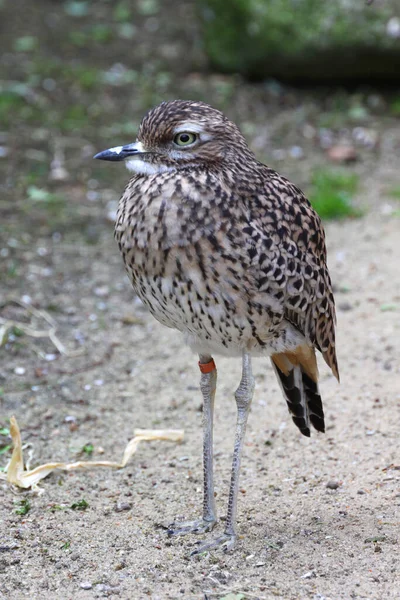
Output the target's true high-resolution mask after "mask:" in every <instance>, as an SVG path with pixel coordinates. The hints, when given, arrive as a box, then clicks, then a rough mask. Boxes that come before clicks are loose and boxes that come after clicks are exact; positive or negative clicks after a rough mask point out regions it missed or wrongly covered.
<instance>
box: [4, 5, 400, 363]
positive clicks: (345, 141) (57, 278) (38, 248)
mask: <svg viewBox="0 0 400 600" xmlns="http://www.w3.org/2000/svg"><path fill="white" fill-rule="evenodd" d="M0 28H1V31H0V48H1V59H0V66H1V76H2V81H1V87H0V187H1V196H0V234H1V244H0V258H1V263H0V277H1V280H0V282H1V293H2V296H3V298H5V297H6V296H7V298H8V297H9V294H12V295H17V296H18V298H21V297H24V298H25V299H26V300H29V301H30V302H33V303H34V304H36V305H40V306H42V307H43V308H46V307H47V309H49V310H50V309H51V310H52V311H55V312H57V311H58V312H59V313H60V318H61V320H62V314H63V311H64V313H65V311H66V310H67V309H68V310H70V311H72V312H73V310H74V308H73V307H74V305H77V304H79V303H82V302H85V301H86V302H88V299H87V298H88V297H92V296H93V289H96V290H97V292H96V293H97V294H98V304H99V306H100V308H98V306H97V308H96V307H94V308H93V311H94V312H95V313H96V311H97V312H100V316H96V314H97V313H96V314H95V316H94V317H93V319H94V321H96V319H97V321H96V323H92V325H91V326H92V327H95V326H97V327H98V323H99V321H101V318H102V317H101V311H103V312H104V311H106V310H107V309H106V308H104V306H103V305H105V304H106V303H105V301H104V300H103V296H104V297H105V296H107V294H108V293H109V292H107V290H109V289H110V285H111V287H112V281H109V279H112V276H113V274H114V272H115V271H113V273H110V274H109V275H107V274H105V275H104V277H102V278H100V279H101V281H100V283H99V284H98V285H97V284H96V281H95V280H96V274H98V273H99V266H98V263H101V264H103V265H104V263H105V262H110V261H115V267H113V268H115V269H120V272H121V277H123V275H122V273H123V270H122V266H121V265H120V262H119V256H118V252H117V250H116V248H115V245H114V242H113V239H112V237H113V224H112V223H113V219H114V215H115V211H116V207H117V203H118V198H119V196H120V193H121V191H122V189H123V187H124V185H125V183H126V182H127V180H128V178H129V176H128V173H127V172H126V170H125V169H124V167H123V165H121V164H105V163H102V162H100V161H93V160H92V157H93V155H94V154H95V153H96V152H98V151H100V150H103V149H105V148H108V147H110V146H116V145H120V144H125V143H129V142H131V141H133V140H134V139H135V136H136V131H137V128H138V125H139V123H140V120H141V117H142V116H143V114H144V113H145V111H147V110H148V109H149V108H150V107H152V106H154V105H155V104H157V103H159V102H160V101H162V100H166V99H172V98H189V99H200V100H204V101H207V102H208V103H210V104H212V105H214V106H216V107H218V108H219V109H221V110H223V111H224V112H225V113H226V114H227V115H228V116H229V117H230V118H231V119H233V120H234V121H236V122H237V123H238V125H239V126H240V127H241V129H242V131H243V133H244V134H245V136H246V137H247V139H248V141H249V143H250V145H251V147H252V148H253V150H254V151H255V153H256V154H257V156H258V157H259V159H260V160H262V161H264V162H266V163H267V164H268V165H270V166H271V167H273V168H276V169H277V170H278V171H280V172H281V173H283V174H284V175H286V176H287V177H289V178H290V179H292V180H293V181H294V182H295V183H296V184H298V185H299V186H300V187H302V188H303V189H304V191H305V192H306V193H307V194H308V196H309V197H310V199H311V201H312V202H313V204H314V206H315V207H316V209H317V210H318V211H319V213H320V214H321V216H322V217H323V218H324V219H325V220H326V221H327V220H329V219H338V218H351V219H359V218H363V216H364V215H366V214H368V211H370V210H378V211H381V212H384V213H385V214H387V215H389V216H391V217H392V218H393V219H398V217H399V207H400V205H399V201H400V175H399V156H400V125H399V117H400V2H399V0H374V1H373V2H368V1H365V0H353V1H352V2H348V1H347V0H338V1H337V2H329V3H328V2H321V1H320V0H279V1H277V0H270V1H269V2H267V0H232V1H230V2H226V1H224V0H185V2H177V1H175V0H163V1H161V0H136V1H129V0H116V1H110V0H97V1H91V0H37V1H36V2H34V3H33V2H31V1H30V0H29V1H28V0H27V1H24V0H18V1H17V2H11V1H7V0H0ZM371 182H372V183H373V184H374V185H373V186H372V187H373V193H372V192H371V189H372V188H371ZM111 257H112V258H111ZM96 260H97V262H96ZM110 264H114V263H112V262H111V263H110ZM96 265H97V266H96ZM126 285H127V286H129V284H128V282H126ZM129 289H130V288H129ZM127 293H128V292H127ZM130 293H131V292H130V291H129V294H130ZM68 294H72V296H70V297H68ZM102 294H103V296H102ZM82 297H83V300H82ZM85 297H86V300H85ZM130 297H131V296H129V298H130ZM68 307H69V308H68ZM102 307H103V308H102ZM3 308H4V307H3ZM7 310H8V311H9V312H10V308H9V307H8V309H7ZM7 310H6V313H7ZM90 310H92V309H90ZM9 312H8V313H7V314H8V317H10V314H9ZM89 312H90V311H89V309H88V314H89ZM90 314H92V313H90ZM6 316H7V315H6ZM11 316H13V317H15V314H14V313H12V314H11ZM64 316H65V314H64ZM103 316H104V315H103ZM70 317H71V315H70ZM2 318H3V320H4V319H5V318H6V317H5V316H4V310H3V317H2ZM68 318H69V317H68V314H66V316H65V319H66V322H67V321H68ZM71 318H72V317H71ZM74 318H75V320H79V319H78V317H74ZM103 321H104V322H105V321H106V319H104V318H103ZM17 329H18V328H17ZM3 333H4V329H3ZM19 333H21V332H19ZM17 338H18V331H16V332H14V333H13V332H12V331H11V333H10V331H8V332H7V333H4V335H3V345H4V344H7V343H9V344H11V345H9V346H7V348H8V349H9V350H10V352H17V350H18V348H19V350H18V351H19V352H22V354H24V349H23V346H24V342H23V340H22V339H19V338H18V339H17ZM38 343H41V342H38ZM76 343H77V344H78V343H79V339H78V341H77V342H76ZM21 348H22V349H21Z"/></svg>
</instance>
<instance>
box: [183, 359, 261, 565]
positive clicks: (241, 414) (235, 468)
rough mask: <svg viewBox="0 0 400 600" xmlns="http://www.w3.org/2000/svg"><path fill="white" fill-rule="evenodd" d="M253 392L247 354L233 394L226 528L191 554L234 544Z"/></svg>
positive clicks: (229, 547)
mask: <svg viewBox="0 0 400 600" xmlns="http://www.w3.org/2000/svg"><path fill="white" fill-rule="evenodd" d="M253 392H254V378H253V373H252V370H251V357H250V355H249V354H247V353H244V354H243V368H242V379H241V381H240V384H239V387H238V389H237V390H236V392H235V399H236V405H237V411H238V413H237V421H236V434H235V445H234V449H233V459H232V473H231V483H230V488H229V498H228V512H227V516H226V526H225V531H224V534H223V535H222V536H221V537H219V538H217V539H215V540H212V541H211V542H208V543H205V544H202V545H201V546H200V548H198V549H197V550H195V551H194V552H192V554H200V553H201V552H205V551H207V550H211V549H212V548H216V547H218V546H221V547H222V548H223V549H224V550H225V552H227V551H228V550H231V549H232V548H233V547H234V545H235V542H236V512H237V497H238V489H239V472H240V460H241V456H242V449H243V443H244V438H245V433H246V425H247V419H248V416H249V412H250V405H251V401H252V398H253Z"/></svg>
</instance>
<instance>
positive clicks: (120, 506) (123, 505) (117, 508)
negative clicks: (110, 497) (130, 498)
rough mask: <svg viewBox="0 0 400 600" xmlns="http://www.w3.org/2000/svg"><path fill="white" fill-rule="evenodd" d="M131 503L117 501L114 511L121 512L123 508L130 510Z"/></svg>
mask: <svg viewBox="0 0 400 600" xmlns="http://www.w3.org/2000/svg"><path fill="white" fill-rule="evenodd" d="M131 508H132V504H131V503H130V502H117V504H116V505H115V508H114V510H115V512H123V511H124V510H131Z"/></svg>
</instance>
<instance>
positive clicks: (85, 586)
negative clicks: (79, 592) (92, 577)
mask: <svg viewBox="0 0 400 600" xmlns="http://www.w3.org/2000/svg"><path fill="white" fill-rule="evenodd" d="M80 587H81V588H82V589H83V590H91V589H92V587H93V586H92V584H91V583H89V581H83V582H82V583H81V584H80Z"/></svg>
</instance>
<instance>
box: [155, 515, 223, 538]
mask: <svg viewBox="0 0 400 600" xmlns="http://www.w3.org/2000/svg"><path fill="white" fill-rule="evenodd" d="M216 522H217V519H214V520H212V521H206V520H205V519H197V520H196V521H181V522H178V523H171V525H169V526H168V530H167V534H168V535H169V536H174V535H186V534H188V533H207V532H209V531H212V530H213V529H214V527H215V524H216Z"/></svg>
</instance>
